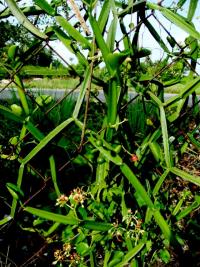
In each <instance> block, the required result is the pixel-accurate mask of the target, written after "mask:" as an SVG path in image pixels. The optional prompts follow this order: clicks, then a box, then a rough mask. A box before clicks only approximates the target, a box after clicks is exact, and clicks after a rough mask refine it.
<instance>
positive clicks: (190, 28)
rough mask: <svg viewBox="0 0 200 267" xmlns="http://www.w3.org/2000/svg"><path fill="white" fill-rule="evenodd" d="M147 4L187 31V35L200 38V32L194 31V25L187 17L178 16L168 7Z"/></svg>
mask: <svg viewBox="0 0 200 267" xmlns="http://www.w3.org/2000/svg"><path fill="white" fill-rule="evenodd" d="M147 6H148V7H149V8H151V9H155V10H159V11H160V12H161V13H162V14H163V15H164V16H165V17H166V18H167V19H168V20H169V21H171V22H172V23H173V24H175V25H176V26H178V27H179V28H180V29H182V30H183V31H185V32H187V33H188V34H189V35H191V36H192V37H194V38H196V39H198V40H199V39H200V33H199V32H197V31H196V29H195V28H194V26H192V25H191V24H190V23H188V22H187V19H186V18H184V17H182V16H180V15H179V14H177V13H174V12H173V11H171V10H170V9H168V8H165V7H161V6H159V5H156V4H152V3H149V2H148V3H147Z"/></svg>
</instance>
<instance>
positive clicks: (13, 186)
mask: <svg viewBox="0 0 200 267" xmlns="http://www.w3.org/2000/svg"><path fill="white" fill-rule="evenodd" d="M6 187H7V188H8V190H9V191H10V189H11V190H12V191H14V192H15V193H16V194H17V195H20V196H21V197H24V192H23V191H22V190H21V188H19V187H18V186H17V185H15V184H12V183H6Z"/></svg>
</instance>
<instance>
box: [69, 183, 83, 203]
mask: <svg viewBox="0 0 200 267" xmlns="http://www.w3.org/2000/svg"><path fill="white" fill-rule="evenodd" d="M86 195H87V194H86V192H84V191H83V190H82V189H81V188H79V187H77V188H75V189H74V190H73V191H72V193H71V194H70V196H69V199H70V201H71V203H72V206H76V205H77V204H81V205H83V203H84V201H85V199H86Z"/></svg>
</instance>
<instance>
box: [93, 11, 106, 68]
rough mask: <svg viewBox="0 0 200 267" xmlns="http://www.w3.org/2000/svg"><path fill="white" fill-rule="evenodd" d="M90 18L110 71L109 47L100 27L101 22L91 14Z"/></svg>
mask: <svg viewBox="0 0 200 267" xmlns="http://www.w3.org/2000/svg"><path fill="white" fill-rule="evenodd" d="M89 20H90V24H91V27H92V30H93V33H94V36H95V39H96V42H97V44H98V47H99V49H100V50H101V53H102V56H103V58H104V61H105V64H106V67H107V69H108V71H109V72H110V71H111V70H110V65H109V62H108V61H107V56H108V54H109V52H110V51H109V48H108V46H107V44H106V42H105V40H104V38H103V36H102V32H101V29H100V27H99V24H98V22H97V21H96V19H95V18H94V17H93V16H92V15H90V16H89Z"/></svg>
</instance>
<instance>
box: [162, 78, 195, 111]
mask: <svg viewBox="0 0 200 267" xmlns="http://www.w3.org/2000/svg"><path fill="white" fill-rule="evenodd" d="M199 82H200V77H196V78H195V79H193V80H191V81H189V82H188V83H187V84H186V85H185V87H184V90H182V91H181V92H180V94H178V95H176V96H174V97H171V98H170V99H169V100H167V101H166V102H165V103H164V106H166V107H167V106H169V105H172V104H173V103H174V102H176V101H178V100H180V99H182V98H187V97H188V96H189V95H191V94H192V93H193V92H194V91H196V90H197V89H198V88H199Z"/></svg>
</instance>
